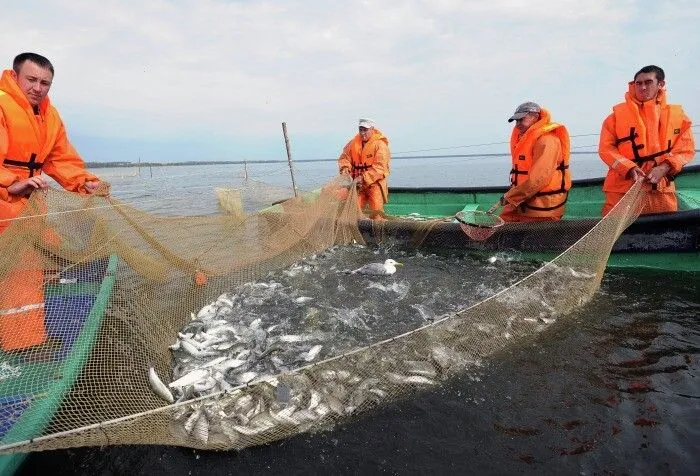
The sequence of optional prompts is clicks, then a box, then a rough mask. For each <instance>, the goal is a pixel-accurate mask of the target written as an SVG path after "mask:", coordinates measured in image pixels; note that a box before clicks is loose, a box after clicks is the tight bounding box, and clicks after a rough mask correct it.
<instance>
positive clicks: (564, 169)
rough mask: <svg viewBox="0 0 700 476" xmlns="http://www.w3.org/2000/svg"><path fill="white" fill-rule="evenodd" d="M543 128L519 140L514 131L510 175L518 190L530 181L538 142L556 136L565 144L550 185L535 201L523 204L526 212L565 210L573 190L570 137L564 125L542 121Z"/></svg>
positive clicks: (540, 126)
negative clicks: (550, 135)
mask: <svg viewBox="0 0 700 476" xmlns="http://www.w3.org/2000/svg"><path fill="white" fill-rule="evenodd" d="M541 122H542V124H541V125H538V124H537V123H535V124H533V125H532V127H530V128H529V129H528V130H527V131H526V132H525V134H524V135H523V136H522V137H520V139H519V140H518V138H519V134H520V133H519V131H518V129H517V128H513V133H512V134H511V136H510V152H511V159H512V163H513V168H512V169H511V171H510V183H511V186H513V187H515V186H517V185H518V184H520V183H522V182H523V181H524V180H527V176H528V174H529V172H530V169H531V168H532V163H533V156H532V155H533V149H534V147H535V142H536V141H537V139H539V138H540V137H541V136H543V135H544V134H554V135H556V136H557V137H558V138H559V140H560V141H561V148H562V156H561V158H560V159H559V163H558V166H557V169H556V173H555V174H553V175H552V177H551V179H550V180H549V183H548V184H547V186H546V187H544V188H543V189H542V190H540V191H539V192H537V193H536V194H535V195H534V196H532V198H530V199H528V200H527V201H525V202H523V203H522V204H520V207H522V208H523V209H531V210H537V211H542V212H546V211H550V210H556V209H558V208H560V207H563V206H564V204H565V203H566V200H567V199H568V197H569V190H570V189H571V172H570V171H569V155H570V150H571V145H570V141H569V133H568V131H567V130H566V127H564V126H563V125H562V124H557V123H554V122H546V121H541Z"/></svg>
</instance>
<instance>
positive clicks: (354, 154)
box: [338, 129, 391, 218]
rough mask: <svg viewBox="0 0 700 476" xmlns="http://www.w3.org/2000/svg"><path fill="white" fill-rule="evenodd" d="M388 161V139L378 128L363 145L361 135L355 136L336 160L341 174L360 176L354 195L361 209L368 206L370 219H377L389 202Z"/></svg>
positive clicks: (389, 157) (353, 176)
mask: <svg viewBox="0 0 700 476" xmlns="http://www.w3.org/2000/svg"><path fill="white" fill-rule="evenodd" d="M390 159H391V154H390V152H389V139H387V138H386V137H385V136H384V135H383V134H382V133H381V131H379V130H378V129H374V134H372V136H371V137H370V139H369V140H368V141H367V142H366V143H365V144H363V143H362V138H361V137H360V134H357V135H355V137H353V138H352V139H351V140H350V142H348V143H347V145H346V146H345V147H344V148H343V152H342V153H341V154H340V157H339V158H338V168H339V169H340V174H341V175H342V174H350V175H351V176H352V178H357V177H362V188H361V189H360V190H359V192H358V194H357V200H358V205H359V206H360V209H364V208H365V207H366V206H369V209H370V210H371V213H370V218H378V217H379V216H380V215H381V214H382V213H383V211H384V204H385V203H387V202H388V200H389V188H388V185H387V177H388V176H389V160H390Z"/></svg>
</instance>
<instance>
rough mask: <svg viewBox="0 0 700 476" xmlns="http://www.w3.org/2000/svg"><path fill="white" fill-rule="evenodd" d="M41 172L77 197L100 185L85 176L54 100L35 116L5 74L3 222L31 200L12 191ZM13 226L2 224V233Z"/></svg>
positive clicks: (1, 96) (1, 86)
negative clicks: (10, 190) (92, 184)
mask: <svg viewBox="0 0 700 476" xmlns="http://www.w3.org/2000/svg"><path fill="white" fill-rule="evenodd" d="M41 172H44V173H46V174H47V175H49V176H50V177H52V178H53V179H54V180H56V181H57V182H58V183H59V184H60V185H61V186H62V187H63V188H65V189H66V190H70V191H73V192H85V189H84V188H83V185H84V184H85V182H86V181H89V180H99V179H98V178H97V177H96V176H94V175H92V174H90V173H88V172H87V171H86V170H85V163H84V162H83V160H82V159H81V158H80V156H79V155H78V153H77V152H76V150H75V149H74V148H73V146H72V145H71V144H70V142H69V141H68V136H67V135H66V130H65V128H64V126H63V121H61V118H60V116H59V115H58V111H57V110H56V108H55V107H53V106H52V105H51V103H50V101H49V98H48V97H46V98H44V100H43V101H42V103H41V104H40V105H39V113H38V114H35V113H34V110H33V109H32V106H31V105H30V104H29V101H27V98H26V97H25V95H24V93H23V92H22V90H20V89H19V86H18V84H17V81H15V79H14V78H13V77H12V76H11V74H10V71H9V70H7V71H4V72H3V73H2V77H1V78H0V220H3V219H8V218H14V217H15V216H17V215H18V214H19V213H21V212H22V210H24V208H25V206H26V203H27V200H28V198H27V197H18V196H15V195H10V194H9V193H8V192H7V187H9V186H10V185H12V184H13V183H14V182H16V181H18V180H22V179H26V178H29V177H32V176H34V175H38V174H40V173H41ZM7 224H8V222H4V223H3V222H2V221H0V230H2V229H3V228H6V227H7ZM3 225H4V226H3Z"/></svg>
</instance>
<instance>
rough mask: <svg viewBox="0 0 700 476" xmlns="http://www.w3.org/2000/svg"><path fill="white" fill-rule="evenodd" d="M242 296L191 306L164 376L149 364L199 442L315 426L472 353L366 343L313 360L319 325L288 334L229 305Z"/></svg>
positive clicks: (429, 378)
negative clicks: (409, 355)
mask: <svg viewBox="0 0 700 476" xmlns="http://www.w3.org/2000/svg"><path fill="white" fill-rule="evenodd" d="M249 286H258V287H269V286H273V287H274V286H275V283H272V284H267V283H252V284H249ZM239 298H240V296H237V295H232V294H222V295H221V296H220V297H219V298H218V299H217V300H216V301H214V302H212V303H210V304H208V305H206V306H204V307H203V308H202V309H201V310H200V311H199V312H198V313H197V314H196V315H193V316H192V320H191V321H190V322H189V323H188V325H186V326H185V327H184V328H183V330H182V331H181V332H180V333H179V335H178V340H177V341H176V342H175V343H174V344H173V345H172V346H171V349H172V351H173V354H174V357H175V361H176V362H177V363H176V365H175V367H174V370H173V378H172V381H171V382H170V383H168V384H167V385H165V384H164V383H163V382H162V381H161V380H160V378H159V377H158V375H157V374H156V372H155V370H154V369H153V368H151V369H150V371H149V382H150V384H151V388H152V389H153V390H154V392H155V393H156V394H157V395H159V396H160V397H161V398H163V399H164V400H166V401H167V402H169V403H177V404H179V405H176V407H175V408H176V409H175V410H174V414H173V425H174V428H175V430H176V431H182V430H184V433H185V435H186V436H187V437H189V438H193V439H194V440H195V441H197V442H198V443H199V444H201V445H202V446H206V447H212V445H213V446H216V445H220V446H221V447H241V448H242V447H245V446H248V445H250V444H252V442H255V443H260V442H264V441H270V440H272V439H277V438H280V437H283V436H286V435H289V434H292V433H296V432H300V431H305V430H308V429H311V428H321V427H323V426H324V425H327V424H329V423H332V421H333V420H334V419H337V418H339V417H343V416H347V415H351V414H353V413H354V412H356V411H357V409H358V408H360V407H363V406H367V405H375V404H377V403H379V402H380V401H381V400H384V399H386V398H387V397H389V396H393V395H396V394H398V392H399V390H400V387H406V386H409V387H412V386H428V385H434V384H436V383H437V382H438V381H439V380H442V379H444V378H445V377H446V376H447V372H448V370H450V369H452V370H455V369H456V368H457V367H459V366H462V367H463V366H464V365H465V364H467V363H473V360H472V359H470V358H469V357H468V356H466V355H464V354H460V353H458V352H455V351H453V350H451V349H449V348H448V347H444V346H434V347H433V348H431V349H428V350H426V353H425V355H423V356H422V359H416V358H414V359H413V360H407V359H406V355H405V354H404V353H402V352H397V355H395V356H392V355H387V354H386V353H385V352H382V355H381V357H380V356H379V355H377V352H376V348H369V349H365V350H362V351H359V352H357V353H355V354H352V355H351V356H349V357H348V356H345V357H341V358H339V359H330V360H327V361H325V362H321V363H319V364H316V365H311V364H314V363H315V362H317V361H319V360H320V359H321V358H323V357H328V356H326V355H325V353H324V347H325V344H324V343H322V342H323V340H322V339H324V338H326V337H327V336H325V334H323V333H320V332H318V333H304V334H287V333H284V327H285V325H284V324H275V325H271V326H269V327H264V326H263V325H262V320H261V318H259V317H256V318H254V319H252V320H250V322H248V318H249V317H250V316H246V314H245V312H240V311H241V309H245V306H241V307H236V306H235V300H236V299H239ZM339 353H340V354H342V353H343V350H342V349H341V350H340V352H339ZM207 397H208V398H207Z"/></svg>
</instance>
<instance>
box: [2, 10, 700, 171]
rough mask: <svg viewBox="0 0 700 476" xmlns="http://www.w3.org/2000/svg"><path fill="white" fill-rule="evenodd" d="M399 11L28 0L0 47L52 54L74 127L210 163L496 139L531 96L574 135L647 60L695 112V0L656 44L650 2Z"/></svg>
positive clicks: (12, 16)
mask: <svg viewBox="0 0 700 476" xmlns="http://www.w3.org/2000/svg"><path fill="white" fill-rule="evenodd" d="M392 3H395V2H379V1H369V0H366V1H357V0H356V1H347V2H333V3H332V4H320V3H318V2H311V1H282V0H273V1H214V0H181V1H163V0H142V1H138V2H136V1H117V0H107V1H102V2H99V3H98V2H90V1H83V0H64V1H58V0H55V1H48V2H38V1H34V2H22V3H15V4H13V5H12V6H9V7H6V8H5V9H4V11H3V15H2V19H0V27H1V28H0V41H2V43H3V45H4V46H5V48H4V50H5V51H10V52H14V51H16V52H20V51H27V50H34V51H37V52H40V53H43V54H45V55H46V56H48V57H49V58H50V59H51V60H52V61H53V62H54V64H55V66H56V68H57V73H56V78H55V83H54V87H53V89H52V99H53V101H54V102H55V103H56V104H57V105H58V106H59V108H60V110H61V112H62V114H63V116H64V119H66V122H67V125H68V128H69V131H70V132H71V134H72V135H73V136H78V137H81V136H89V137H93V138H94V137H102V138H105V139H108V140H110V141H115V140H123V141H127V142H128V141H129V140H132V141H135V142H138V141H145V140H147V141H153V142H156V143H162V144H163V148H164V149H163V150H164V154H166V153H168V152H167V151H168V143H169V141H170V142H172V141H173V140H174V139H177V141H182V140H187V138H188V137H191V138H192V139H191V142H192V143H201V144H202V145H201V147H202V149H201V150H202V151H203V152H205V151H206V153H205V155H206V154H211V155H223V154H227V153H231V152H230V150H231V145H232V144H242V146H241V147H238V148H236V152H235V153H237V154H242V155H246V154H248V155H252V156H265V154H268V155H270V154H278V153H279V152H280V141H281V135H280V122H282V121H287V122H288V124H289V128H290V133H292V134H293V136H294V141H293V146H294V147H295V150H297V151H298V153H299V154H300V155H302V156H304V157H310V158H317V157H326V156H334V155H336V154H337V150H339V149H340V147H341V146H342V145H343V144H344V142H345V141H346V140H347V139H348V137H349V136H350V135H351V134H352V133H353V131H354V128H355V121H356V119H357V117H359V116H362V115H368V116H370V117H374V118H375V119H377V121H378V122H379V124H380V126H381V127H382V128H383V129H384V130H385V131H386V133H387V134H388V135H389V137H390V138H391V139H392V145H393V146H394V147H395V148H396V149H397V150H398V149H402V150H411V149H418V148H426V147H442V146H449V145H459V144H469V143H478V142H488V141H493V139H499V138H503V137H506V136H507V135H508V125H507V124H506V123H505V118H506V117H507V116H508V115H509V114H510V113H511V112H512V111H511V110H512V109H513V108H514V107H515V105H517V104H518V103H520V102H522V101H523V100H526V99H533V100H537V101H540V102H542V103H543V104H545V105H546V106H548V107H549V108H550V109H551V110H552V112H553V114H554V116H555V119H558V120H561V121H563V122H567V123H568V125H569V128H570V130H571V131H572V133H577V132H578V133H590V132H596V131H597V130H598V129H599V127H600V122H601V121H602V119H603V118H604V116H605V115H606V114H607V113H608V111H609V110H610V107H611V106H612V105H613V103H614V102H616V101H619V100H620V99H621V98H622V93H623V92H624V86H625V84H624V83H625V81H626V80H627V79H628V78H629V77H630V75H631V74H632V73H633V72H634V71H635V70H636V69H638V67H639V66H641V65H643V64H647V63H649V62H651V59H652V58H654V61H657V59H658V63H663V65H664V67H665V68H667V69H668V70H669V73H671V72H674V76H673V80H672V82H671V84H673V88H674V90H673V91H672V97H675V96H674V94H678V95H679V97H678V99H679V100H683V101H684V102H685V103H694V104H695V106H694V107H695V108H696V111H695V115H696V116H698V115H699V114H700V111H697V107H698V106H697V104H698V103H700V101H698V93H697V87H696V86H695V85H694V81H691V80H690V79H689V78H684V77H683V76H686V75H688V74H689V73H692V72H693V71H695V72H697V71H696V67H695V66H692V65H691V64H690V63H692V62H691V61H690V58H694V56H695V55H694V54H692V53H693V52H695V51H697V46H698V37H699V36H700V35H699V34H698V33H697V30H696V29H695V28H694V26H693V25H695V24H697V21H689V20H690V18H691V17H693V16H694V17H695V19H696V20H698V19H700V18H699V17H700V14H699V13H698V7H696V6H695V4H694V3H689V2H679V3H681V4H682V5H677V6H676V7H674V5H673V3H674V2H668V3H663V4H662V3H661V2H659V3H658V5H657V6H655V7H654V8H657V9H660V11H658V12H655V14H654V15H653V16H654V18H657V19H658V23H654V22H653V21H649V22H648V23H649V28H651V29H653V30H654V31H659V32H661V31H663V34H659V35H656V34H655V35H654V36H653V38H652V37H650V36H647V35H646V34H645V32H644V31H637V30H636V29H635V25H636V24H638V21H639V20H640V19H644V18H646V15H645V12H646V11H647V10H648V8H649V7H648V6H646V5H647V4H646V3H640V2H634V1H624V0H623V1H612V0H610V1H607V0H600V1H593V2H580V1H575V2H574V1H568V0H562V1H558V2H549V1H542V0H532V1H530V2H520V1H517V0H494V1H491V2H463V1H449V0H439V1H430V2H429V1H418V0H413V1H407V2H401V3H400V4H398V5H396V4H393V5H392ZM330 5H332V7H331V6H330ZM678 6H681V7H682V8H680V9H679V8H677V7H678ZM681 18H684V20H683V21H681ZM7 61H8V64H9V62H10V61H11V58H8V59H7ZM690 84H693V88H694V89H691V87H690ZM688 112H689V114H690V115H691V117H692V116H693V111H692V110H689V111H688ZM207 144H210V146H207ZM207 147H209V149H207ZM170 153H173V152H172V151H171V152H170ZM221 158H235V157H221Z"/></svg>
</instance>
